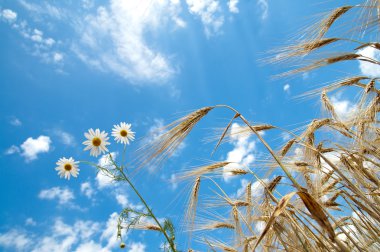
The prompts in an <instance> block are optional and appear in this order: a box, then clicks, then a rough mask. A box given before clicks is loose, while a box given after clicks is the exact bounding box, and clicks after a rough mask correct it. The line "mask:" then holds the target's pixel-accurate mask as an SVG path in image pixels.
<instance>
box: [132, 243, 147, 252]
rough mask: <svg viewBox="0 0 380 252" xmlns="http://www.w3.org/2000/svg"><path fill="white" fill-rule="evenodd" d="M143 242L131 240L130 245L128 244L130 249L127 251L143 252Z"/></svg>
mask: <svg viewBox="0 0 380 252" xmlns="http://www.w3.org/2000/svg"><path fill="white" fill-rule="evenodd" d="M145 247H146V246H145V244H143V243H141V242H136V243H135V242H133V243H132V244H131V245H130V249H129V252H145Z"/></svg>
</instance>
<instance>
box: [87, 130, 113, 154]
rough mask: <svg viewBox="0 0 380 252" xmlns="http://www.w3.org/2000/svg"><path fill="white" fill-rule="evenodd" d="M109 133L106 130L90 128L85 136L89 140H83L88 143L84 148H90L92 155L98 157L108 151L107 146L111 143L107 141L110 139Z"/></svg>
mask: <svg viewBox="0 0 380 252" xmlns="http://www.w3.org/2000/svg"><path fill="white" fill-rule="evenodd" d="M107 135H108V134H107V133H106V132H105V131H102V132H100V130H99V129H96V130H93V129H89V130H88V133H87V132H85V133H84V136H85V137H86V138H87V140H86V141H84V142H83V144H84V145H86V148H84V150H85V151H86V150H90V155H91V156H94V157H97V156H99V155H100V154H102V153H104V152H108V149H107V147H106V146H107V145H109V144H110V143H109V142H107V140H108V139H109V137H107Z"/></svg>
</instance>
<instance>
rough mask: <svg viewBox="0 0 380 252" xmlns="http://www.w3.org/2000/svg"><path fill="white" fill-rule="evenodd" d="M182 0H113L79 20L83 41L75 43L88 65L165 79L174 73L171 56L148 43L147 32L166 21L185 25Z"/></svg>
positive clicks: (134, 77)
mask: <svg viewBox="0 0 380 252" xmlns="http://www.w3.org/2000/svg"><path fill="white" fill-rule="evenodd" d="M180 9H181V4H180V2H179V1H173V0H172V1H169V0H162V1H149V0H141V1H138V2H136V1H124V0H111V2H110V5H109V6H106V7H104V6H101V7H98V8H97V13H96V14H95V15H87V16H85V18H84V19H83V20H78V22H79V23H78V25H77V27H76V29H77V32H78V34H79V35H80V42H79V43H75V44H74V45H73V47H72V49H73V51H74V52H75V53H76V55H77V56H78V57H79V58H80V59H81V60H82V61H84V62H85V63H87V64H88V65H90V66H92V67H95V68H97V69H100V70H102V71H106V72H113V73H115V74H117V75H119V76H121V77H123V78H125V79H129V80H132V81H136V80H137V81H138V80H145V81H146V80H147V81H150V82H152V83H153V82H154V83H162V82H164V81H166V80H168V79H169V78H170V77H171V76H172V75H173V74H174V73H175V69H174V68H173V67H172V65H171V63H170V60H169V57H167V56H165V55H164V54H162V53H160V52H159V51H158V50H156V49H154V48H153V47H151V46H149V45H148V43H147V41H146V39H145V35H146V34H147V33H148V32H150V33H153V34H158V33H159V31H160V30H161V29H163V28H164V27H166V25H167V24H172V25H173V26H175V27H180V26H183V25H184V22H183V21H182V19H180V18H179V16H178V14H179V12H180Z"/></svg>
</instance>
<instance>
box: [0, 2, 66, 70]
mask: <svg viewBox="0 0 380 252" xmlns="http://www.w3.org/2000/svg"><path fill="white" fill-rule="evenodd" d="M20 3H21V4H22V5H24V4H26V5H28V6H29V5H30V6H29V7H30V8H32V7H31V6H33V8H39V9H40V10H41V11H44V12H45V11H50V10H53V9H54V8H55V7H53V6H51V5H48V4H46V6H45V7H41V6H39V5H35V4H29V3H26V2H24V1H20ZM27 9H28V8H27ZM28 10H29V9H28ZM8 11H10V10H8ZM33 11H35V12H36V13H39V12H37V11H36V10H33ZM4 12H6V10H3V11H0V20H2V19H4V20H6V21H9V18H11V17H13V16H14V15H13V14H11V12H6V13H7V14H5V16H6V17H8V19H6V18H5V16H4ZM39 14H40V13H39ZM16 16H17V14H16ZM1 17H3V18H1ZM8 23H9V25H10V26H11V27H12V28H13V29H14V30H16V31H17V32H18V33H19V34H20V35H21V36H22V37H23V38H25V39H26V40H28V41H29V42H31V43H29V44H25V50H27V51H28V53H30V54H31V55H33V56H36V57H39V58H40V59H42V61H43V62H45V63H62V61H63V58H61V59H60V60H58V61H57V55H56V52H53V51H52V49H53V46H54V45H58V44H60V43H57V41H55V40H54V39H53V38H51V37H46V36H44V32H43V31H41V30H40V29H37V28H33V27H30V26H29V24H28V22H27V21H25V20H21V21H16V19H14V21H12V22H8ZM58 42H60V41H58ZM58 57H59V56H58Z"/></svg>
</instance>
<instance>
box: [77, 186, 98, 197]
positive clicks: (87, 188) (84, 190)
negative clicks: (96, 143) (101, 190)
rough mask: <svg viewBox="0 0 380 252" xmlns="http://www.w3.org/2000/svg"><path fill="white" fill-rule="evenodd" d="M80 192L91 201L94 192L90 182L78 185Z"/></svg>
mask: <svg viewBox="0 0 380 252" xmlns="http://www.w3.org/2000/svg"><path fill="white" fill-rule="evenodd" d="M80 192H81V193H83V194H84V195H86V197H87V198H89V199H91V198H92V196H93V195H94V193H95V191H94V189H93V188H92V185H91V183H90V182H84V183H82V184H81V185H80Z"/></svg>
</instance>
